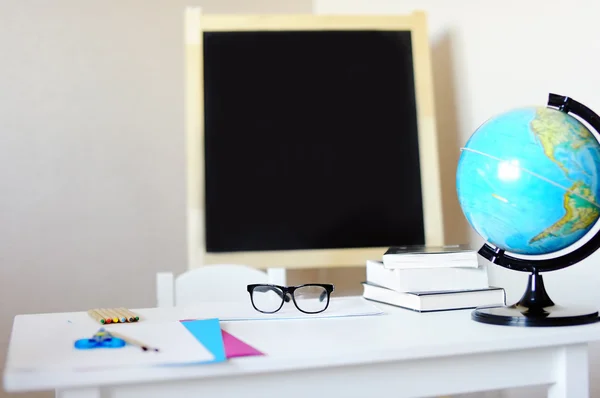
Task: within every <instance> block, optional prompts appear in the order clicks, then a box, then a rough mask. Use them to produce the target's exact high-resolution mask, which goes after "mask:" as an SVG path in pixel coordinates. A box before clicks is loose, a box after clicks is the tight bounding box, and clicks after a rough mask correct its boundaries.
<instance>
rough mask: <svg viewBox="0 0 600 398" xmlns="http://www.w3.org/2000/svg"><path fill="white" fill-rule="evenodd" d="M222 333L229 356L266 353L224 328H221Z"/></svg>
mask: <svg viewBox="0 0 600 398" xmlns="http://www.w3.org/2000/svg"><path fill="white" fill-rule="evenodd" d="M221 335H222V336H223V345H224V346H225V355H226V356H227V358H235V357H248V356H253V355H265V354H263V353H262V352H260V351H258V350H257V349H256V348H254V347H252V346H250V345H248V344H246V343H244V342H243V341H242V340H240V339H238V338H237V337H235V336H233V335H231V334H229V333H227V332H226V331H224V330H223V329H221Z"/></svg>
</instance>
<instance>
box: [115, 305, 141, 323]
mask: <svg viewBox="0 0 600 398" xmlns="http://www.w3.org/2000/svg"><path fill="white" fill-rule="evenodd" d="M119 310H120V311H123V312H124V313H126V314H127V316H129V317H130V318H132V317H133V318H134V322H137V321H139V320H140V317H139V316H138V315H136V314H134V313H133V312H131V311H129V310H128V309H127V308H124V307H121V308H119Z"/></svg>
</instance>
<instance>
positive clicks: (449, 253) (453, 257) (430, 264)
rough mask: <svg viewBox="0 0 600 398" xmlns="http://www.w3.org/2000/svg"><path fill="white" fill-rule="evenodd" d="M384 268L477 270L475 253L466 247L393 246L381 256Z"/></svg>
mask: <svg viewBox="0 0 600 398" xmlns="http://www.w3.org/2000/svg"><path fill="white" fill-rule="evenodd" d="M382 260H383V264H384V266H385V267H386V268H449V267H463V268H477V267H478V266H479V261H478V259H477V251H476V250H474V249H472V248H471V247H469V246H467V245H446V246H393V247H390V248H389V249H388V250H387V251H386V252H385V253H384V254H383V259H382Z"/></svg>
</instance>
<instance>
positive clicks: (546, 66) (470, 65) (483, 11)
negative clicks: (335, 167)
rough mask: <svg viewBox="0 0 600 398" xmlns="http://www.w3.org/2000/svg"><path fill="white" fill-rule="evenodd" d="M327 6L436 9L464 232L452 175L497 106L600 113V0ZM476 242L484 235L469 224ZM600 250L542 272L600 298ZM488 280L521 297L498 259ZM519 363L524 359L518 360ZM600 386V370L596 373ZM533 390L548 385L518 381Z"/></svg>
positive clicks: (319, 2)
mask: <svg viewBox="0 0 600 398" xmlns="http://www.w3.org/2000/svg"><path fill="white" fill-rule="evenodd" d="M313 7H314V11H315V12H316V13H320V14H390V13H398V14H403V13H410V12H412V11H413V10H424V11H426V12H427V14H428V17H429V31H430V37H431V48H432V60H433V63H434V65H433V68H434V83H435V86H436V87H435V91H436V92H435V94H436V106H437V118H438V127H439V132H438V133H439V136H440V141H441V142H442V143H443V145H442V151H443V153H442V155H441V156H442V158H443V159H444V160H443V162H442V163H444V166H445V167H446V169H445V170H444V174H443V176H442V178H443V179H444V181H443V186H444V200H445V201H446V202H447V203H446V204H445V210H447V211H451V212H452V214H450V215H446V217H452V218H453V220H454V221H455V223H454V225H455V228H456V231H455V234H456V235H457V236H461V237H462V236H463V234H464V233H465V230H464V228H465V222H464V219H463V217H462V216H461V215H460V213H459V211H460V210H459V209H458V212H457V207H456V203H457V202H456V194H455V191H454V176H455V174H454V173H455V170H456V169H455V167H456V160H457V159H458V151H459V148H460V145H462V144H464V143H465V142H466V140H467V139H468V138H469V136H470V135H471V134H472V133H473V131H475V129H476V128H477V127H478V126H479V125H480V124H481V123H482V122H484V121H485V120H486V119H487V118H489V117H490V116H492V115H494V114H496V113H499V112H502V111H504V110H507V109H510V108H512V107H516V106H521V105H531V104H539V105H545V104H546V100H547V95H548V93H549V92H554V93H557V94H562V95H568V96H571V97H573V98H574V99H576V100H578V101H580V102H583V103H584V104H586V105H588V106H589V107H591V108H592V109H595V110H596V112H598V113H600V95H599V94H598V89H599V87H600V73H599V71H600V55H599V54H600V41H599V40H598V37H599V34H598V16H600V2H598V1H594V0H574V1H568V2H567V1H559V0H529V1H523V0H504V1H469V0H453V1H449V0H403V1H399V0H314V2H313ZM469 235H470V239H471V240H472V241H474V242H481V240H480V239H479V238H478V237H477V236H476V235H475V234H474V233H473V232H470V233H469ZM599 260H600V253H598V254H596V255H593V256H591V257H590V258H588V259H586V260H585V261H584V262H582V263H580V264H577V265H575V266H573V267H570V268H568V269H565V270H561V271H557V272H553V273H550V274H547V275H545V276H544V279H545V281H546V288H547V289H548V292H549V294H550V296H551V297H552V299H554V300H555V302H557V303H558V304H564V303H568V302H575V303H580V304H591V305H594V306H598V307H599V308H600V289H598V288H597V286H598V285H599V283H600V268H599V267H598V261H599ZM490 271H491V282H492V283H493V284H496V285H500V286H502V287H504V288H506V290H507V296H508V299H509V300H510V301H511V302H512V301H515V300H518V299H519V297H520V295H521V294H522V293H523V290H524V288H525V284H526V276H525V275H524V274H522V273H519V272H515V271H508V270H505V269H502V268H501V267H497V266H491V268H490ZM591 362H592V371H593V373H592V377H593V378H600V347H598V346H594V349H593V356H592V358H591ZM515 366H518V364H515ZM591 385H592V392H593V396H600V380H597V381H596V380H592V381H591ZM506 395H507V396H514V397H521V396H522V397H527V398H535V397H542V396H545V395H544V392H543V389H532V390H528V391H511V392H509V393H508V394H506Z"/></svg>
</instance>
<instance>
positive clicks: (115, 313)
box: [107, 308, 127, 323]
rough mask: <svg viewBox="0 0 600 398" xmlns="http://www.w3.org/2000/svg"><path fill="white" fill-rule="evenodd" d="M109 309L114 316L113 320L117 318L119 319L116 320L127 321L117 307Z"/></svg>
mask: <svg viewBox="0 0 600 398" xmlns="http://www.w3.org/2000/svg"><path fill="white" fill-rule="evenodd" d="M107 311H108V313H109V314H110V315H111V316H112V317H113V322H114V321H115V319H116V320H117V321H116V322H122V323H125V322H127V318H125V317H124V316H122V315H121V314H119V312H118V311H117V310H116V309H115V308H108V310H107Z"/></svg>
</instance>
